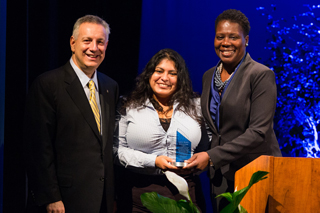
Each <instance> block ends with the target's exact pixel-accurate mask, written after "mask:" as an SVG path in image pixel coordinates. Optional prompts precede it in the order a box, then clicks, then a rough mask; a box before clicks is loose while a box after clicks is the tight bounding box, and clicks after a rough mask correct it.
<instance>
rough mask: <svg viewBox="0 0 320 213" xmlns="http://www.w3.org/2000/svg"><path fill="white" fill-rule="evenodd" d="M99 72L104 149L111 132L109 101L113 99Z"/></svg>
mask: <svg viewBox="0 0 320 213" xmlns="http://www.w3.org/2000/svg"><path fill="white" fill-rule="evenodd" d="M97 74H98V82H99V98H100V105H101V113H100V114H101V117H102V135H103V140H102V150H104V149H105V147H106V141H107V140H106V137H107V135H108V134H109V128H108V126H109V125H108V122H109V119H110V109H109V102H108V100H111V99H110V97H109V95H110V93H109V89H108V87H107V85H108V84H107V82H104V81H103V79H102V78H100V76H99V73H97Z"/></svg>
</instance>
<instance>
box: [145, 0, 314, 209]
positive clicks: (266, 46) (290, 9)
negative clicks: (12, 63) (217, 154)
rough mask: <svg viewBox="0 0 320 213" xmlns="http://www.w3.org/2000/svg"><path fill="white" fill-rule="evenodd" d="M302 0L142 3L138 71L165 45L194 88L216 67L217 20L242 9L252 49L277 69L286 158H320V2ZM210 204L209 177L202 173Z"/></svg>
mask: <svg viewBox="0 0 320 213" xmlns="http://www.w3.org/2000/svg"><path fill="white" fill-rule="evenodd" d="M317 3H319V2H318V0H317V1H316V0H313V1H304V2H303V3H302V1H300V2H299V1H298V2H295V3H292V2H289V1H280V2H279V1H277V2H275V1H274V2H273V1H267V2H264V3H262V2H261V1H253V0H248V1H232V0H231V1H212V0H203V1H191V0H175V1H172V0H161V1H160V0H154V1H148V0H144V1H143V8H142V22H141V37H140V60H139V73H141V71H142V70H143V68H144V66H145V64H146V63H147V62H148V60H149V59H150V58H151V57H152V56H153V55H154V54H155V53H156V52H158V51H159V50H160V49H163V48H171V49H174V50H176V51H177V52H179V53H180V54H181V55H182V56H183V57H184V59H185V61H186V63H187V66H188V68H189V72H190V76H191V79H192V82H193V88H194V90H195V91H197V92H199V93H201V81H202V75H203V73H204V72H205V71H206V70H208V69H209V68H211V67H213V66H215V65H216V64H217V62H218V57H217V56H216V55H215V51H214V33H215V32H214V21H215V18H216V17H217V16H218V15H219V14H220V13H221V12H223V11H224V10H226V9H231V8H232V9H238V10H241V11H242V12H243V13H244V14H246V16H247V17H248V18H249V21H250V24H251V31H250V34H249V46H248V48H247V51H248V52H249V53H250V55H251V57H252V58H253V59H254V60H256V61H258V62H260V63H262V64H265V65H267V66H269V67H270V68H271V69H273V70H274V71H275V74H276V81H277V87H278V103H277V110H276V115H275V119H274V121H275V122H274V129H275V131H276V134H277V138H278V140H279V144H280V148H281V151H282V153H283V155H284V156H292V157H319V156H320V152H319V145H318V133H319V132H320V124H319V122H320V100H319V97H320V91H319V80H318V78H319V69H320V53H319V52H320V8H319V7H320V6H318V5H317ZM202 183H203V189H204V190H205V194H206V202H207V204H208V205H207V212H211V211H212V209H211V206H210V205H209V203H210V201H209V192H208V188H209V186H208V179H207V178H206V177H205V176H204V175H202Z"/></svg>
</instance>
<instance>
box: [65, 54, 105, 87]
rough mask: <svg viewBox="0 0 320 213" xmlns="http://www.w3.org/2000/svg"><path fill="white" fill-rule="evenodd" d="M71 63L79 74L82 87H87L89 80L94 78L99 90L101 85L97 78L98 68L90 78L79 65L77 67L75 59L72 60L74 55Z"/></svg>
mask: <svg viewBox="0 0 320 213" xmlns="http://www.w3.org/2000/svg"><path fill="white" fill-rule="evenodd" d="M70 64H71V66H72V68H73V70H74V71H75V73H76V74H77V76H78V78H79V80H80V82H81V85H82V87H86V86H87V84H88V82H89V81H90V80H93V82H94V85H95V87H96V91H99V89H98V88H99V87H98V78H97V70H95V71H94V74H93V77H92V78H89V77H88V76H87V75H86V74H85V73H84V72H83V71H82V70H81V69H80V68H79V67H77V65H76V64H75V63H74V61H73V60H72V57H71V58H70Z"/></svg>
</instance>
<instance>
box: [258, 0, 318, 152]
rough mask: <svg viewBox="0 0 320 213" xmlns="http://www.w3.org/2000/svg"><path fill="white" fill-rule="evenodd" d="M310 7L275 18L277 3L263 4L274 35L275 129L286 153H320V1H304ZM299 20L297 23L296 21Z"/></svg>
mask: <svg viewBox="0 0 320 213" xmlns="http://www.w3.org/2000/svg"><path fill="white" fill-rule="evenodd" d="M304 6H305V7H306V11H307V12H304V13H302V14H296V16H294V19H289V18H288V19H286V18H281V19H275V18H273V17H275V16H274V15H275V13H276V12H277V11H276V10H275V8H276V5H271V8H267V7H259V9H258V10H259V12H260V13H261V15H262V16H264V17H268V22H270V25H268V26H267V31H268V32H269V34H270V35H269V36H270V38H272V39H268V40H267V44H266V47H265V49H266V50H268V51H270V58H269V59H268V60H267V61H265V62H264V63H265V64H266V65H267V66H269V67H270V68H271V69H272V70H273V71H274V72H275V74H276V82H277V86H278V102H277V109H276V114H275V119H274V129H275V131H276V134H277V138H278V141H279V144H280V148H281V151H282V154H283V155H284V156H292V157H311V158H319V157H320V148H319V147H320V146H319V132H320V90H319V87H320V81H319V79H318V78H319V74H318V73H319V71H320V36H319V34H320V30H319V29H320V23H319V20H320V5H312V6H310V5H304ZM293 22H295V23H293Z"/></svg>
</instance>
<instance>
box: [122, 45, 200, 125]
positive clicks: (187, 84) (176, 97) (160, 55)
mask: <svg viewBox="0 0 320 213" xmlns="http://www.w3.org/2000/svg"><path fill="white" fill-rule="evenodd" d="M163 59H168V60H170V61H173V62H174V64H175V68H176V69H177V76H178V81H177V89H176V91H175V93H174V94H173V95H172V97H171V99H170V101H169V103H168V105H169V106H172V105H173V103H174V102H175V101H176V102H178V106H177V110H182V111H183V112H185V113H186V114H187V115H189V116H191V117H192V118H193V119H195V120H196V121H198V122H200V120H201V118H200V116H199V115H197V110H196V108H197V106H196V105H195V102H194V100H193V98H195V97H198V95H197V94H196V93H195V92H193V90H192V84H191V80H190V76H189V72H188V69H187V66H186V63H185V61H184V59H183V58H182V57H181V55H180V54H179V53H177V52H176V51H174V50H172V49H162V50H160V51H159V52H157V53H156V54H155V55H154V56H153V57H152V58H151V59H150V61H149V62H148V63H147V65H146V67H145V68H144V70H143V72H142V73H141V74H140V75H139V76H138V77H137V79H136V87H135V89H134V90H133V91H132V93H131V94H130V95H129V97H128V98H127V100H126V101H125V103H124V107H128V108H144V107H145V105H144V104H145V102H146V100H147V99H149V100H150V101H151V103H152V104H153V105H154V107H155V108H156V109H157V110H158V111H160V112H161V111H163V109H162V107H161V106H160V104H159V103H158V102H157V101H156V100H155V99H154V98H153V91H152V88H151V86H150V83H149V79H150V77H151V76H152V74H153V73H154V71H155V68H156V66H157V65H158V64H159V63H160V62H161V61H162V60H163Z"/></svg>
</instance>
